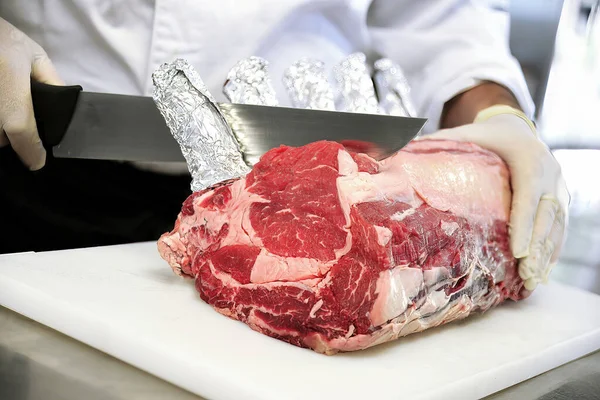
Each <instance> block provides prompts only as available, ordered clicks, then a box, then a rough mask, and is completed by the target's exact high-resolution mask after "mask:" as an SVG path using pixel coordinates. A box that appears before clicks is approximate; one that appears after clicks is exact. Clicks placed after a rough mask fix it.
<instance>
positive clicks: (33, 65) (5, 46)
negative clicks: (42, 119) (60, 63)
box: [0, 18, 64, 170]
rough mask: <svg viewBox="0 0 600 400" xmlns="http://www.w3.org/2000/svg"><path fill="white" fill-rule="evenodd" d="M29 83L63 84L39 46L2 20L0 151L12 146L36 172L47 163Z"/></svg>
mask: <svg viewBox="0 0 600 400" xmlns="http://www.w3.org/2000/svg"><path fill="white" fill-rule="evenodd" d="M30 79H36V80H38V81H40V82H43V83H48V84H51V85H63V84H64V83H63V82H62V80H61V79H60V78H59V76H58V74H57V72H56V70H55V69H54V67H53V65H52V63H51V62H50V59H49V58H48V56H47V55H46V52H45V51H44V50H43V49H42V48H41V47H40V45H38V44H37V43H35V42H34V41H33V40H31V39H30V38H29V37H28V36H27V35H25V34H24V33H23V32H21V31H19V30H18V29H17V28H15V27H14V26H13V25H11V24H9V23H8V22H6V21H5V20H3V19H2V18H0V147H4V146H7V145H9V144H10V145H11V146H12V147H13V149H14V150H15V152H16V153H17V154H18V155H19V157H20V158H21V160H22V161H23V163H24V164H25V165H26V166H27V167H29V168H30V169H31V170H37V169H40V168H42V167H43V166H44V164H45V163H46V151H45V150H44V147H43V146H42V142H41V140H40V138H39V136H38V133H37V127H36V124H35V118H34V114H33V105H32V103H31V89H30V87H31V82H30Z"/></svg>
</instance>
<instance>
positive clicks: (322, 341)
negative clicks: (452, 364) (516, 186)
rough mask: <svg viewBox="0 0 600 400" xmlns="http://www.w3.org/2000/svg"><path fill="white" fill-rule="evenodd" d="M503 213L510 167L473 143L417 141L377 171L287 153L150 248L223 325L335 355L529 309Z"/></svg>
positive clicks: (329, 149)
mask: <svg viewBox="0 0 600 400" xmlns="http://www.w3.org/2000/svg"><path fill="white" fill-rule="evenodd" d="M510 201H511V190H510V186H509V174H508V170H507V167H506V165H505V164H504V163H503V161H502V160H501V159H500V158H499V157H498V156H496V155H495V154H493V153H491V152H489V151H486V150H483V149H481V148H480V147H477V146H475V145H472V144H468V143H458V142H451V141H438V140H421V141H414V142H412V143H410V144H409V145H408V146H407V147H405V148H404V149H403V150H401V151H400V152H398V153H397V154H395V155H394V156H392V157H390V158H388V159H386V160H384V161H382V162H377V161H375V160H373V159H372V158H369V157H368V156H366V155H364V154H358V153H351V152H349V151H348V150H346V149H345V148H344V147H343V146H342V145H340V144H338V143H334V142H316V143H312V144H309V145H306V146H303V147H299V148H292V147H286V146H282V147H279V148H276V149H273V150H271V151H269V152H268V153H266V154H265V155H264V156H263V157H262V159H261V160H260V162H259V163H257V164H256V165H255V166H254V168H253V169H252V171H251V172H250V173H249V174H248V175H247V176H246V177H244V178H240V179H237V180H232V181H227V182H223V183H221V184H218V185H215V186H214V187H211V188H209V189H206V190H203V191H200V192H196V193H194V194H192V195H191V196H190V197H189V198H188V199H187V200H186V201H185V203H184V204H183V209H182V211H181V213H180V215H179V217H178V218H177V221H176V222H175V227H174V229H173V231H172V232H170V233H166V234H164V235H163V236H162V237H161V239H160V240H159V243H158V248H159V251H160V254H161V255H162V257H163V258H164V259H165V260H166V261H167V262H168V263H169V264H170V265H171V267H172V268H173V270H174V271H175V272H176V273H178V274H180V275H184V276H187V277H191V278H194V279H195V282H196V288H197V290H198V291H199V292H200V297H201V298H202V300H204V301H205V302H207V303H208V304H210V305H211V306H213V307H214V308H215V309H216V310H217V311H218V312H220V313H222V314H224V315H226V316H228V317H231V318H234V319H237V320H240V321H242V322H245V323H246V324H248V325H249V326H250V327H251V328H252V329H254V330H257V331H259V332H262V333H264V334H266V335H269V336H272V337H275V338H278V339H281V340H284V341H287V342H289V343H292V344H294V345H297V346H302V347H308V348H311V349H313V350H315V351H317V352H321V353H327V354H333V353H336V352H338V351H353V350H359V349H364V348H367V347H370V346H373V345H376V344H380V343H383V342H386V341H390V340H393V339H396V338H398V337H400V336H404V335H407V334H410V333H413V332H418V331H422V330H424V329H427V328H430V327H433V326H437V325H441V324H444V323H447V322H450V321H453V320H457V319H461V318H464V317H466V316H467V315H469V314H471V313H473V312H476V311H485V310H488V309H489V308H490V307H492V306H495V305H497V304H499V303H501V302H502V301H504V300H505V299H508V298H510V299H513V300H519V299H521V298H523V297H524V296H526V292H525V291H524V289H523V282H522V280H521V279H520V278H519V275H518V273H517V269H516V260H515V259H514V258H513V257H512V255H511V252H510V250H509V244H508V228H507V220H508V214H509V208H510Z"/></svg>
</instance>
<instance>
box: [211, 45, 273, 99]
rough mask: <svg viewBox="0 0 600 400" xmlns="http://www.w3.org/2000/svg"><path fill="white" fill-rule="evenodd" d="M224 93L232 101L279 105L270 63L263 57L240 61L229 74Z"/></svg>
mask: <svg viewBox="0 0 600 400" xmlns="http://www.w3.org/2000/svg"><path fill="white" fill-rule="evenodd" d="M223 93H224V94H225V96H227V98H228V99H229V101H230V102H232V103H238V104H255V105H264V106H277V105H279V102H278V101H277V96H276V94H275V89H273V85H272V84H271V78H270V77H269V63H268V62H267V60H265V59H263V58H261V57H255V56H252V57H248V58H244V59H243V60H240V61H238V62H237V64H235V65H234V66H233V68H231V70H230V71H229V73H228V74H227V80H226V81H225V85H223Z"/></svg>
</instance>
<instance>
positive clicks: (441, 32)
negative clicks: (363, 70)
mask: <svg viewBox="0 0 600 400" xmlns="http://www.w3.org/2000/svg"><path fill="white" fill-rule="evenodd" d="M501 14H502V13H501V12H498V11H493V10H492V9H490V8H488V6H487V1H485V0H470V1H469V0H219V1H209V0H178V1H175V0H26V1H25V0H2V1H0V16H1V17H3V18H5V19H6V20H8V21H9V22H11V23H12V24H14V25H15V26H16V27H17V28H19V29H21V30H22V31H24V32H25V33H26V34H28V35H29V36H30V37H31V38H33V39H34V40H35V41H37V42H38V43H39V44H40V45H41V46H42V47H43V48H44V49H45V50H46V52H47V53H48V54H49V56H50V58H51V59H52V61H53V62H54V64H55V66H56V67H57V69H58V72H59V74H60V75H61V77H62V78H63V79H64V80H65V81H66V82H67V83H68V84H80V85H82V86H83V88H84V90H89V91H103V92H111V93H123V94H145V95H150V94H151V93H152V81H151V74H152V72H153V71H154V70H155V69H156V68H157V67H158V66H159V65H160V64H162V63H164V62H169V61H173V60H174V59H175V58H178V57H181V58H185V59H187V60H188V61H189V62H190V63H191V64H192V65H194V67H195V68H196V69H197V70H198V72H199V73H200V76H201V77H202V79H203V80H204V81H205V83H206V84H207V86H208V88H209V90H210V91H211V92H212V94H213V95H214V96H215V97H216V98H217V100H219V101H224V100H225V98H224V96H223V94H222V84H223V82H224V79H225V76H226V74H227V72H228V70H229V68H231V67H232V66H233V65H234V64H235V63H236V62H237V61H238V60H240V59H242V58H245V57H248V56H252V55H256V56H261V57H264V58H266V59H267V60H268V61H269V62H270V70H271V76H272V79H273V83H274V86H275V89H276V90H277V93H278V96H279V99H280V101H281V103H282V104H283V105H288V99H287V94H286V92H285V89H284V87H283V86H282V83H281V76H282V74H283V71H284V69H285V68H286V67H287V66H288V65H290V64H291V63H292V62H294V61H296V60H297V59H299V58H301V57H306V56H309V57H313V58H316V59H320V60H322V61H324V62H325V63H326V65H328V66H329V67H332V66H333V65H335V64H336V63H337V62H339V61H340V60H341V59H342V58H344V57H345V56H347V55H348V54H350V53H352V52H355V51H362V52H365V53H366V54H367V55H368V56H369V57H370V58H371V59H372V60H374V59H376V58H378V57H389V58H391V59H393V60H394V61H396V62H397V63H399V64H400V65H401V66H402V68H403V69H404V71H405V73H406V75H407V78H408V80H409V83H410V85H411V87H412V96H413V101H414V102H415V105H416V108H417V110H418V114H419V116H423V117H426V118H429V122H428V124H427V126H426V128H425V131H426V132H431V131H433V130H435V129H437V128H438V123H439V119H440V115H441V112H442V108H443V105H444V103H445V102H446V101H448V100H449V99H451V98H452V97H453V96H455V95H456V94H458V93H460V92H461V91H464V90H466V89H468V88H470V87H472V86H474V85H475V84H477V83H478V82H479V81H481V80H492V81H495V82H497V83H499V84H502V85H504V86H506V87H507V88H509V89H510V90H512V92H513V93H514V94H515V96H516V97H517V99H518V101H519V102H520V104H521V106H522V107H523V108H524V109H525V112H526V114H528V115H529V116H530V117H531V116H532V114H533V111H534V105H533V102H532V100H531V98H530V95H529V92H528V89H527V86H526V83H525V79H524V77H523V74H522V72H521V70H520V67H519V65H518V63H517V61H516V60H515V59H514V58H513V57H512V56H511V54H510V51H509V48H508V32H507V29H508V25H507V19H508V16H506V15H505V16H502V15H501Z"/></svg>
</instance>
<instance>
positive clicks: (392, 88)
mask: <svg viewBox="0 0 600 400" xmlns="http://www.w3.org/2000/svg"><path fill="white" fill-rule="evenodd" d="M374 67H375V75H374V81H375V86H376V88H377V94H378V96H379V105H380V107H381V109H382V111H383V112H384V113H386V114H389V115H396V116H401V117H416V116H417V111H416V108H415V106H414V103H413V102H412V99H411V94H410V86H409V84H408V81H407V80H406V77H405V76H404V72H403V71H402V68H401V67H400V66H399V65H398V64H396V63H394V62H393V61H392V60H390V59H388V58H382V59H379V60H377V61H375V64H374Z"/></svg>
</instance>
